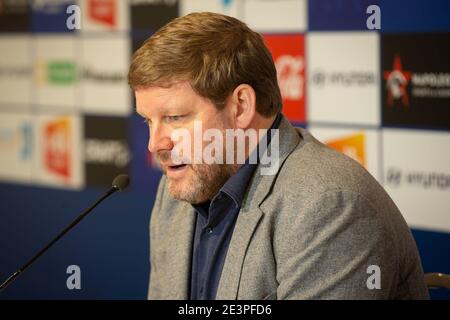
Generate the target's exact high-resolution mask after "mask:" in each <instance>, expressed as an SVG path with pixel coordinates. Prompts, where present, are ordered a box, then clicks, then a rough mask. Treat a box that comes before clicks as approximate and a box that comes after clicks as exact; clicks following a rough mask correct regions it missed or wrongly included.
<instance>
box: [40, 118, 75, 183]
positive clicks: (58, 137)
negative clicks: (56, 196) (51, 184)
mask: <svg viewBox="0 0 450 320" xmlns="http://www.w3.org/2000/svg"><path fill="white" fill-rule="evenodd" d="M71 141H72V137H71V123H70V119H69V118H67V117H62V118H59V119H56V120H54V121H51V122H49V123H48V124H46V125H45V127H44V164H45V167H46V169H47V170H48V171H50V172H52V173H54V174H56V175H58V176H60V177H63V178H65V179H69V178H70V176H71V174H72V172H71V165H70V157H71V150H72V148H71V147H72V145H71Z"/></svg>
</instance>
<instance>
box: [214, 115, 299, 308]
mask: <svg viewBox="0 0 450 320" xmlns="http://www.w3.org/2000/svg"><path fill="white" fill-rule="evenodd" d="M278 133H279V137H278V138H279V162H278V166H277V167H276V169H275V170H274V172H273V174H272V175H263V174H262V170H263V167H262V166H261V165H258V167H257V168H256V170H255V174H254V176H253V179H252V181H250V184H249V188H248V190H247V194H246V196H245V197H244V201H243V205H242V208H241V211H240V212H239V215H238V218H237V221H236V225H235V228H234V231H233V236H232V238H231V242H230V246H229V248H228V253H227V256H226V258H225V263H224V266H223V270H222V276H221V278H220V283H219V288H218V291H217V295H216V298H217V299H225V300H235V299H237V298H238V289H239V282H240V279H241V273H242V266H243V263H244V257H245V253H246V251H247V247H248V245H249V243H250V239H251V237H252V235H253V233H254V231H255V229H256V226H257V225H258V222H259V221H260V219H261V218H262V216H263V211H262V210H261V209H260V205H261V204H262V202H263V201H264V199H265V198H266V197H267V196H268V195H269V194H270V191H271V190H272V185H273V183H274V181H275V178H276V176H277V175H278V172H279V170H280V168H281V166H282V165H283V163H284V161H285V160H286V158H287V157H288V155H289V154H290V153H291V152H292V151H293V150H294V149H295V147H296V146H297V145H298V144H299V143H300V141H301V139H302V138H301V135H300V133H299V132H298V131H297V130H296V129H295V128H294V127H293V126H292V125H291V124H290V123H289V121H288V120H287V119H286V118H285V117H284V116H283V118H282V119H281V123H280V126H279V131H278ZM272 143H274V141H273V140H272V142H271V144H272Z"/></svg>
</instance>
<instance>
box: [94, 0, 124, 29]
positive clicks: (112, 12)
mask: <svg viewBox="0 0 450 320" xmlns="http://www.w3.org/2000/svg"><path fill="white" fill-rule="evenodd" d="M87 7H88V9H87V10H88V17H89V18H90V19H91V20H93V21H97V22H100V23H103V24H105V25H107V26H110V27H115V26H116V25H117V2H116V1H115V0H89V1H88V6H87Z"/></svg>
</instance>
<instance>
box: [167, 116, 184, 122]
mask: <svg viewBox="0 0 450 320" xmlns="http://www.w3.org/2000/svg"><path fill="white" fill-rule="evenodd" d="M183 118H184V116H183V115H176V116H167V117H166V119H167V121H169V122H173V121H180V120H182V119H183Z"/></svg>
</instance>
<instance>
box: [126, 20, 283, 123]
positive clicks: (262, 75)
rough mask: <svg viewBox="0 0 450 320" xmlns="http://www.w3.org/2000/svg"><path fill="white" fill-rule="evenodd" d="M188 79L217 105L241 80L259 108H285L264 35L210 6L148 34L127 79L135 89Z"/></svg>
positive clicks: (264, 110)
mask: <svg viewBox="0 0 450 320" xmlns="http://www.w3.org/2000/svg"><path fill="white" fill-rule="evenodd" d="M183 80H186V81H189V83H190V85H191V87H192V88H193V90H195V91H196V92H197V93H198V94H199V95H201V96H203V97H206V98H208V99H209V100H211V101H212V102H213V103H214V104H215V105H216V107H217V108H219V109H221V108H223V107H224V105H225V102H226V99H227V98H228V96H229V95H230V94H231V92H232V91H233V90H234V89H235V88H236V87H237V86H238V85H240V84H248V85H250V86H251V87H252V88H253V89H254V90H255V93H256V111H257V112H258V113H259V114H261V115H263V116H266V117H269V116H271V115H274V114H276V113H277V112H278V111H280V109H281V105H282V102H281V94H280V89H279V87H278V83H277V73H276V69H275V65H274V63H273V59H272V56H271V54H270V52H269V50H268V49H267V47H266V46H265V45H264V41H263V39H262V37H261V36H260V35H259V34H258V33H256V32H254V31H252V30H251V29H250V28H249V27H248V26H247V25H246V24H245V23H243V22H241V21H239V20H238V19H235V18H232V17H229V16H225V15H221V14H217V13H211V12H201V13H198V12H197V13H191V14H188V15H186V16H183V17H179V18H177V19H175V20H173V21H171V22H170V23H168V24H167V25H165V26H164V27H162V28H161V29H159V30H158V31H157V32H156V33H155V34H154V35H152V36H151V37H150V38H148V39H147V40H146V41H145V42H144V43H143V45H142V46H141V47H140V48H139V49H138V50H137V51H136V52H135V53H134V55H133V58H132V62H131V66H130V70H129V73H128V83H129V85H130V86H131V88H132V89H133V90H136V89H140V88H146V87H150V86H162V87H164V86H170V85H171V84H172V83H174V82H176V81H183Z"/></svg>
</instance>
